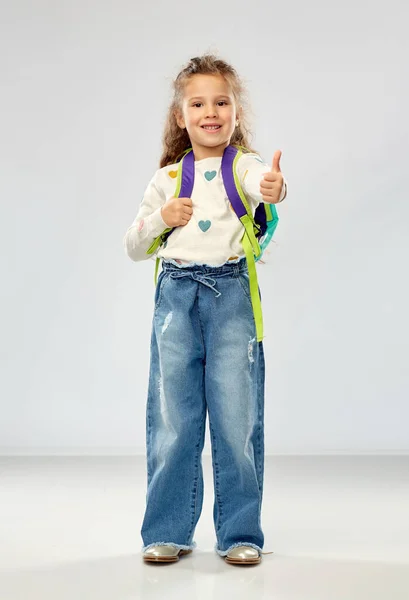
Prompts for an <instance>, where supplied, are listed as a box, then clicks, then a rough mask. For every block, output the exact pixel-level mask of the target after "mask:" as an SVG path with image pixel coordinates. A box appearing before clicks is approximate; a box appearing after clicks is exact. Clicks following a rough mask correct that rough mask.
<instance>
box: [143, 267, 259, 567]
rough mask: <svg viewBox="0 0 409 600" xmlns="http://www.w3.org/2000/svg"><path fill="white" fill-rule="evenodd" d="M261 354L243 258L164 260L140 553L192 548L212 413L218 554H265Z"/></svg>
mask: <svg viewBox="0 0 409 600" xmlns="http://www.w3.org/2000/svg"><path fill="white" fill-rule="evenodd" d="M264 376H265V372H264V353H263V343H262V342H257V341H256V331H255V323H254V317H253V310H252V305H251V300H250V289H249V279H248V271H247V265H246V260H245V259H242V260H241V261H240V262H239V263H233V264H227V263H226V264H224V265H223V266H220V267H211V266H208V265H194V266H190V267H184V268H180V267H177V266H175V265H174V264H171V263H166V262H164V263H163V269H162V271H161V273H160V275H159V278H158V284H157V287H156V292H155V308H154V315H153V327H152V339H151V364H150V375H149V390H148V400H147V407H146V447H147V476H148V480H147V484H148V485H147V494H146V510H145V515H144V519H143V523H142V529H141V534H142V539H143V546H142V549H143V550H146V549H147V548H149V547H150V546H153V545H156V544H172V545H175V546H177V547H180V548H185V549H187V548H194V547H196V542H194V541H193V536H194V533H195V528H196V525H197V522H198V520H199V517H200V514H201V511H202V504H203V471H202V462H201V457H202V450H203V446H204V440H205V426H206V419H207V415H208V417H209V427H210V439H211V449H212V464H213V482H214V508H213V519H214V528H215V533H216V540H217V541H216V544H215V550H216V552H217V553H218V554H220V555H221V556H224V555H226V554H227V552H228V551H229V550H230V548H232V547H234V546H237V545H241V544H243V545H249V546H252V547H254V548H257V549H258V550H260V552H261V550H262V548H263V544H264V535H263V532H262V529H261V520H260V514H261V504H262V495H263V475H264Z"/></svg>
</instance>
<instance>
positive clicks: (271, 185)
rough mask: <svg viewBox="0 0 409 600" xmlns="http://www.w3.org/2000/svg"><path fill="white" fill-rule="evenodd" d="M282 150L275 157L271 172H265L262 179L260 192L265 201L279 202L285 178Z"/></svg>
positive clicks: (270, 202)
mask: <svg viewBox="0 0 409 600" xmlns="http://www.w3.org/2000/svg"><path fill="white" fill-rule="evenodd" d="M280 158H281V150H277V151H276V152H275V153H274V157H273V166H272V168H271V171H270V172H269V173H264V175H263V179H262V180H261V181H260V194H261V195H262V197H263V202H267V203H269V204H277V202H279V201H280V196H281V190H282V189H283V183H284V178H283V176H282V174H281V169H280Z"/></svg>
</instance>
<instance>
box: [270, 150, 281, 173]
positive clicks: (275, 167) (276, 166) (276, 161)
mask: <svg viewBox="0 0 409 600" xmlns="http://www.w3.org/2000/svg"><path fill="white" fill-rule="evenodd" d="M281 154H282V152H281V150H276V152H274V157H273V166H272V169H271V170H272V171H273V172H275V173H281V169H280V158H281Z"/></svg>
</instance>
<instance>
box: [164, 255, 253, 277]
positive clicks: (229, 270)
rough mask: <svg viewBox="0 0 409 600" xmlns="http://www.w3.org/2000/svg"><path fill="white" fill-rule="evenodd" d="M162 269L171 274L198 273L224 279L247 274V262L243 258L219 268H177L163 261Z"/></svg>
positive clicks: (209, 266) (205, 266) (194, 266)
mask: <svg viewBox="0 0 409 600" xmlns="http://www.w3.org/2000/svg"><path fill="white" fill-rule="evenodd" d="M162 269H163V271H165V272H170V273H182V272H185V273H189V274H191V273H197V274H198V275H199V274H200V275H212V276H213V277H223V276H226V275H236V276H237V275H238V274H239V273H246V272H247V261H246V258H245V257H243V258H242V259H241V260H240V261H239V262H237V263H225V264H224V265H220V266H219V267H213V266H211V265H190V266H187V267H177V266H176V265H174V264H173V263H170V262H165V261H162Z"/></svg>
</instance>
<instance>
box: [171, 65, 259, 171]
mask: <svg viewBox="0 0 409 600" xmlns="http://www.w3.org/2000/svg"><path fill="white" fill-rule="evenodd" d="M194 75H221V76H222V77H224V79H225V80H226V81H227V83H229V84H230V86H231V89H232V91H233V96H234V100H235V103H236V108H238V107H241V110H240V119H239V124H238V125H237V127H236V128H235V130H234V132H233V134H232V136H231V138H230V144H231V145H235V146H241V147H242V149H243V148H246V149H247V150H248V151H250V152H257V151H256V150H254V149H253V148H251V145H250V141H249V137H252V134H251V132H250V128H249V123H248V121H247V112H248V108H247V107H248V102H247V97H246V90H245V88H244V84H243V83H242V81H241V79H240V77H239V76H238V74H237V72H236V70H235V69H234V68H233V67H232V66H231V65H229V64H228V63H227V62H225V61H224V60H222V59H220V58H217V57H216V56H215V55H214V54H205V55H203V56H196V57H195V58H191V59H190V61H189V62H188V64H187V65H186V66H185V67H184V68H183V69H182V70H181V71H180V73H179V74H178V76H177V77H176V79H175V80H174V81H173V92H174V93H173V99H172V101H171V103H170V106H169V109H168V113H167V117H166V121H165V127H164V132H163V137H162V143H163V151H162V156H161V158H160V163H159V164H160V168H162V167H166V166H167V165H171V164H174V163H176V162H177V161H178V159H179V158H181V156H182V155H183V153H184V151H185V150H187V149H188V148H190V147H191V146H192V144H191V141H190V138H189V134H188V132H187V130H186V129H182V128H181V127H179V125H178V124H177V122H176V115H175V111H177V110H178V111H179V112H182V101H183V94H184V90H185V86H186V83H187V82H188V81H189V80H190V79H191V78H192V77H193V76H194ZM237 112H238V111H237ZM243 151H245V150H243Z"/></svg>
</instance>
